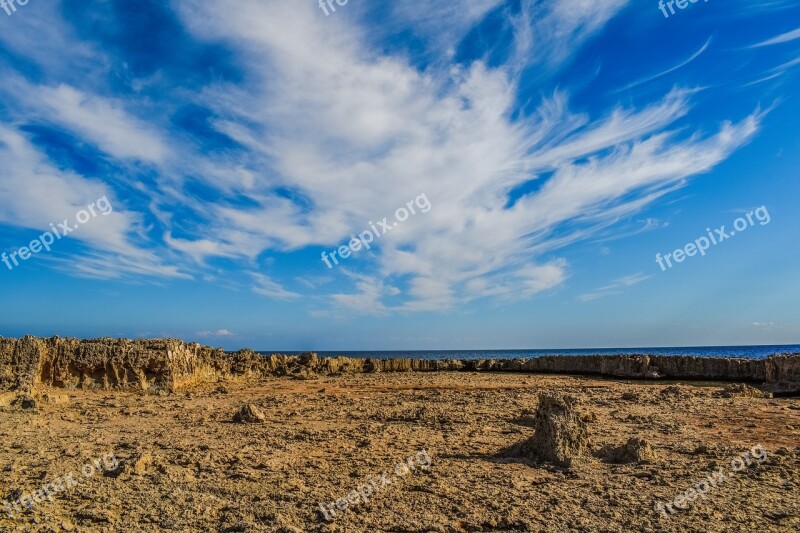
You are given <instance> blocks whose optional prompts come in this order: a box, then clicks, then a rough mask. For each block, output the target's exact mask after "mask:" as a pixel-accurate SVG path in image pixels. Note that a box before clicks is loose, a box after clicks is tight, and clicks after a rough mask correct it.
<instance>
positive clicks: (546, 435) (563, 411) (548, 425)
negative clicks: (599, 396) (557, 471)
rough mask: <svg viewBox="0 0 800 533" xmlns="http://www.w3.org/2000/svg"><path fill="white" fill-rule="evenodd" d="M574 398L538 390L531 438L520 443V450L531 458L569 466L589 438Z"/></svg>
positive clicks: (586, 445)
mask: <svg viewBox="0 0 800 533" xmlns="http://www.w3.org/2000/svg"><path fill="white" fill-rule="evenodd" d="M576 403H577V400H576V399H575V398H574V397H572V396H568V395H563V394H560V393H557V392H548V393H542V394H541V395H540V396H539V407H538V408H537V410H536V415H535V416H534V433H533V437H531V438H530V439H528V440H527V441H525V442H524V443H522V445H521V447H520V452H521V453H522V454H523V455H526V456H528V457H530V458H531V459H535V460H543V461H549V462H553V463H556V464H558V465H561V466H570V465H572V463H573V461H574V460H575V459H578V458H580V457H583V456H584V455H585V453H586V451H587V449H588V445H589V438H588V433H587V431H586V423H585V422H584V421H583V419H582V418H581V417H580V415H579V413H578V412H577V410H576V409H575V404H576Z"/></svg>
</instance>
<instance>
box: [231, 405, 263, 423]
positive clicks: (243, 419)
mask: <svg viewBox="0 0 800 533" xmlns="http://www.w3.org/2000/svg"><path fill="white" fill-rule="evenodd" d="M266 420H267V417H266V416H264V413H262V412H261V410H260V409H259V408H258V407H256V406H255V405H253V404H248V405H245V406H243V407H242V408H241V409H239V412H237V413H236V414H235V415H234V416H233V421H234V422H239V423H241V424H263V423H264V422H265V421H266Z"/></svg>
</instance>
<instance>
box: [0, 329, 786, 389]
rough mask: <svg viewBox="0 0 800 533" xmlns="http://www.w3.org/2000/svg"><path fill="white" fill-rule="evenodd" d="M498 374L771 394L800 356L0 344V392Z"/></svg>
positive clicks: (172, 342) (59, 341)
mask: <svg viewBox="0 0 800 533" xmlns="http://www.w3.org/2000/svg"><path fill="white" fill-rule="evenodd" d="M443 370H454V371H496V372H531V373H556V374H585V375H596V376H607V377H617V378H631V379H690V380H695V379H696V380H720V381H735V382H750V383H761V384H764V385H765V386H766V387H767V388H769V389H770V390H777V391H781V390H783V391H797V390H800V354H783V355H774V356H771V357H769V358H767V359H736V358H724V357H690V356H678V355H675V356H664V355H646V354H642V355H597V356H558V355H553V356H544V357H537V358H530V359H479V360H454V359H453V360H441V361H433V360H419V359H353V358H348V357H335V358H331V357H324V358H319V357H317V355H316V354H313V353H310V354H303V355H299V356H295V355H281V354H273V355H268V356H265V355H261V354H258V353H256V352H254V351H252V350H240V351H237V352H225V351H223V350H221V349H219V348H211V347H209V346H203V345H201V344H196V343H186V342H183V341H181V340H178V339H153V340H127V339H109V338H103V339H89V340H79V339H72V338H59V337H52V338H48V339H43V338H38V337H31V336H28V337H23V338H21V339H9V338H3V337H0V390H7V391H8V390H13V391H23V392H30V391H32V390H33V389H35V388H36V387H37V386H39V385H44V386H50V387H60V388H67V389H72V388H103V389H138V390H167V391H178V390H184V389H190V388H192V387H193V386H195V385H197V384H201V383H213V382H217V381H222V380H226V379H231V378H235V377H245V378H246V377H253V378H259V377H267V376H284V375H296V376H298V377H302V376H309V375H313V374H337V373H341V372H353V373H359V372H407V371H416V372H430V371H443Z"/></svg>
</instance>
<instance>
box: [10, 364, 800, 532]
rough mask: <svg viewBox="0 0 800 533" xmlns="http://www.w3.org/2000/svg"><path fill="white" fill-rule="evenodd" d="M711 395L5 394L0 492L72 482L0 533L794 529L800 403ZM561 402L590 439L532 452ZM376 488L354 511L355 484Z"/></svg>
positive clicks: (364, 382) (566, 386) (333, 383)
mask: <svg viewBox="0 0 800 533" xmlns="http://www.w3.org/2000/svg"><path fill="white" fill-rule="evenodd" d="M724 386H725V384H721V383H716V384H715V383H674V382H670V383H667V382H625V381H621V380H603V379H595V378H583V377H568V376H541V375H528V374H507V373H503V374H497V373H480V374H478V373H469V372H460V373H456V372H439V373H392V374H388V373H387V374H381V373H377V374H350V375H342V376H335V377H318V378H317V377H312V378H310V379H292V378H288V377H287V378H271V379H267V380H261V381H259V382H249V383H248V382H244V381H240V382H226V383H224V384H219V385H209V386H207V387H206V388H204V389H202V390H195V391H193V392H191V393H181V394H174V395H147V394H141V393H131V392H120V391H107V392H103V391H80V390H64V389H50V390H43V391H39V392H38V393H37V395H36V397H35V398H34V402H30V401H27V402H25V401H19V400H18V399H17V398H18V397H17V395H16V394H10V393H9V394H6V395H5V396H2V397H0V442H1V443H2V446H0V497H1V498H0V499H6V500H8V501H14V500H16V499H19V498H24V497H25V495H26V494H28V493H31V492H32V491H34V490H35V489H37V488H39V487H42V486H43V485H46V484H47V483H50V482H53V481H54V480H57V479H60V480H62V481H63V480H64V479H65V476H66V475H68V474H70V473H74V476H73V478H74V479H75V480H76V482H77V485H75V486H71V487H68V486H67V485H69V483H67V484H65V485H64V484H62V487H61V488H63V490H57V491H56V493H54V494H53V496H52V501H48V499H47V498H44V499H42V501H41V502H40V503H34V505H33V507H32V508H31V509H28V510H23V509H22V508H21V507H20V511H21V512H20V513H19V514H18V515H17V516H16V517H15V518H11V517H10V516H9V514H8V513H7V512H6V511H4V510H3V509H2V508H0V530H2V531H109V532H116V531H287V532H290V531H331V532H333V531H340V532H344V531H354V532H360V531H365V532H366V531H393V532H427V531H441V532H460V531H625V532H628V531H747V532H750V531H782V532H785V531H797V530H798V529H800V399H797V398H776V399H770V398H764V397H755V396H760V395H758V394H751V392H752V391H750V390H749V389H746V388H745V389H742V390H732V389H731V390H729V391H728V392H727V393H724V394H723V390H722V389H723V387H724ZM554 391H555V392H560V393H564V394H567V395H569V396H572V397H574V398H576V400H577V401H576V403H574V406H572V407H570V409H574V412H572V413H570V414H568V415H565V416H564V417H562V418H563V420H566V423H565V425H564V426H563V427H561V426H560V427H557V428H555V430H553V433H554V434H558V433H559V431H562V430H563V431H570V429H569V428H570V427H573V426H575V425H576V424H579V425H581V426H582V430H581V431H584V430H585V437H586V438H587V439H588V440H583V439H584V436H581V442H579V443H577V445H576V446H568V447H567V448H571V449H572V450H573V451H574V452H575V453H576V454H578V456H576V457H575V459H574V460H572V461H568V462H569V463H570V464H569V466H565V465H558V464H556V463H553V462H544V461H541V460H540V458H538V457H537V456H536V450H535V449H533V448H535V447H536V446H540V445H541V443H540V442H539V441H541V438H540V439H539V441H537V440H536V439H531V437H532V436H533V434H534V427H540V425H541V423H542V420H545V421H547V416H546V415H547V413H544V415H545V416H543V413H541V412H539V413H537V408H538V407H539V402H540V393H542V392H554ZM749 396H754V397H749ZM34 404H35V405H34ZM570 405H572V404H570ZM248 406H249V407H248ZM243 407H244V409H242V408H243ZM234 419H236V421H234ZM537 424H538V425H539V426H537ZM565 428H566V429H565ZM542 435H543V433H542ZM542 435H540V437H541V436H542ZM632 438H635V439H638V440H632V441H630V442H629V439H632ZM532 443H533V444H532ZM625 445H627V447H626V446H625ZM759 445H760V446H761V447H763V450H765V452H766V458H765V459H764V460H763V461H761V460H758V461H757V460H755V457H756V455H755V454H756V451H755V450H760V448H756V447H757V446H759ZM565 449H566V448H565ZM423 452H424V453H423ZM746 452H749V453H750V454H751V455H749V456H748V457H747V462H749V463H750V465H749V466H748V465H746V464H744V461H743V460H742V461H740V463H739V465H740V466H742V465H743V467H742V469H741V471H738V472H733V470H732V468H731V461H732V460H736V459H737V458H742V456H743V454H745V453H746ZM758 453H759V454H760V452H758ZM581 454H582V455H581ZM425 457H428V458H430V462H428V461H427V459H425V460H423V458H425ZM757 457H758V458H761V456H760V455H758V456H757ZM110 458H113V461H110ZM409 459H411V461H408V462H407V463H406V460H409ZM623 461H627V462H623ZM400 462H404V463H406V465H407V466H411V467H413V471H408V472H407V473H406V470H405V469H404V467H401V468H399V469H397V471H395V465H397V464H398V463H400ZM111 463H113V464H111ZM117 463H118V464H119V466H117V467H116V468H112V467H113V466H116V465H117ZM86 465H90V466H89V468H86ZM718 468H723V471H724V472H727V475H728V479H727V480H726V481H725V482H724V483H722V484H720V485H718V486H716V487H711V488H709V489H708V490H707V491H705V493H704V494H703V497H702V498H701V497H697V498H695V500H694V501H693V502H685V501H683V502H682V503H683V507H686V508H685V509H683V510H681V509H679V508H677V507H675V506H674V505H673V511H674V514H671V515H670V514H669V513H668V512H666V511H665V512H664V513H659V512H658V511H657V510H656V508H655V506H656V504H657V503H658V502H662V503H673V502H674V498H675V497H676V496H679V495H683V494H685V493H686V491H687V490H688V489H691V488H692V487H695V486H696V485H697V484H698V482H700V481H701V480H704V479H706V476H707V475H708V474H710V473H712V472H713V471H715V470H716V469H718ZM82 471H83V472H84V473H88V472H89V471H91V472H92V473H91V475H86V476H84V473H82ZM384 472H385V473H386V477H384V481H381V482H378V479H379V478H380V477H381V474H383V473H384ZM396 472H397V473H396ZM371 482H374V483H373V484H371ZM386 482H388V484H386ZM369 486H371V487H373V488H372V489H370V492H371V494H369V495H368V501H367V502H364V501H363V498H361V497H360V496H359V495H358V493H354V492H352V491H354V490H356V489H358V488H361V490H362V492H363V493H364V494H365V495H367V491H366V488H365V487H369ZM52 487H57V484H56V485H51V488H52ZM348 495H349V496H350V497H351V498H352V501H354V502H355V503H347V502H346V501H345V500H344V499H346V498H348ZM343 498H344V499H343ZM337 500H339V502H340V503H343V504H344V505H343V506H346V507H347V509H346V510H344V511H342V510H339V509H336V508H335V502H336V501H337ZM321 502H322V503H329V502H330V503H333V504H334V507H333V509H335V511H334V510H331V507H330V506H329V507H328V509H329V511H328V515H329V516H328V517H329V518H331V520H327V519H326V516H325V513H323V512H322V511H321V510H320V505H319V504H320V503H321ZM333 513H335V516H333V515H332V514H333Z"/></svg>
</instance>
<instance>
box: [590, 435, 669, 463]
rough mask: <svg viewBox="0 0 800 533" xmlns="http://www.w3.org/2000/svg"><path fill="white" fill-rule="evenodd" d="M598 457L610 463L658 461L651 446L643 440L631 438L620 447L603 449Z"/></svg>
mask: <svg viewBox="0 0 800 533" xmlns="http://www.w3.org/2000/svg"><path fill="white" fill-rule="evenodd" d="M599 455H600V456H601V457H603V458H605V459H606V460H607V461H608V462H610V463H618V464H624V463H635V464H642V463H654V462H656V460H657V459H658V455H657V454H656V451H655V450H654V449H653V446H652V445H651V444H650V443H649V442H647V441H646V440H644V439H639V438H636V437H631V438H630V439H628V442H626V443H625V444H623V445H622V446H612V447H605V448H603V449H602V450H600V453H599Z"/></svg>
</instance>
